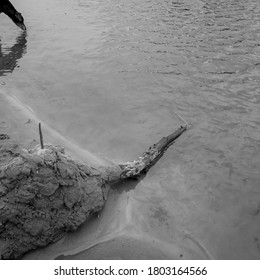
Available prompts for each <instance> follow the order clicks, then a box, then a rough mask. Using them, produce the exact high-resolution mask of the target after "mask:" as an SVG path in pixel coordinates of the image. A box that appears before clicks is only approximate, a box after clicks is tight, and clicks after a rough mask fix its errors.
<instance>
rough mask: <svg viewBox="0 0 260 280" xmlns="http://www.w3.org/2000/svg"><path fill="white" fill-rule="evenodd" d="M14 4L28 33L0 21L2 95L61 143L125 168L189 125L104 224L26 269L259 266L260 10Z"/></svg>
mask: <svg viewBox="0 0 260 280" xmlns="http://www.w3.org/2000/svg"><path fill="white" fill-rule="evenodd" d="M12 2H13V4H14V5H15V6H16V8H17V9H18V10H19V11H20V12H22V14H23V15H24V17H25V23H26V26H27V29H28V30H27V33H25V32H22V31H20V30H18V29H17V27H16V26H15V25H14V24H13V23H12V22H11V21H10V20H9V19H8V18H7V17H6V16H5V15H2V14H1V15H0V36H1V49H0V63H1V69H0V86H1V91H6V92H8V94H10V95H13V96H14V97H15V98H18V99H19V100H20V101H21V103H22V104H26V105H28V106H30V108H32V109H33V111H34V112H35V114H36V115H37V118H39V119H41V120H43V121H44V122H45V123H47V124H48V125H49V126H50V127H51V128H52V129H54V130H56V131H57V132H58V133H59V134H60V135H62V136H63V137H66V138H67V139H70V140H71V141H73V143H74V144H76V145H77V146H78V147H80V148H82V149H86V150H88V151H90V152H92V153H94V154H95V155H97V156H99V157H100V158H104V159H108V160H110V161H113V162H122V161H127V160H131V159H134V158H136V157H137V156H138V155H139V154H140V153H142V152H143V151H144V150H145V149H146V148H147V147H148V146H150V145H151V144H152V143H154V142H156V141H157V140H159V139H160V138H161V137H162V136H164V135H167V134H169V133H171V132H172V131H173V130H174V129H175V128H177V127H178V125H179V124H181V123H182V121H181V120H180V118H179V117H178V116H177V114H179V115H180V116H182V117H183V118H184V119H185V120H186V121H187V122H188V123H189V124H190V127H191V128H190V130H189V131H188V132H187V133H185V134H184V135H183V136H181V138H180V139H179V140H178V141H177V142H176V143H175V144H174V146H172V147H171V148H170V149H169V150H168V151H167V152H166V153H165V155H164V156H163V157H162V158H161V159H160V161H159V162H158V163H157V164H156V165H155V166H154V167H153V168H152V169H151V170H150V171H149V173H148V174H147V176H145V177H144V178H143V179H142V180H141V181H139V182H130V183H127V184H125V185H122V186H119V189H118V190H117V191H115V190H114V189H112V190H111V192H110V197H109V200H108V203H107V205H106V208H105V209H104V211H103V212H102V213H101V215H100V218H99V219H97V218H93V219H92V220H91V221H90V222H89V223H87V224H86V225H83V226H82V227H81V228H80V229H79V230H78V231H77V232H75V233H71V234H69V235H68V236H66V237H65V238H64V239H62V240H61V241H59V242H58V243H56V244H54V245H51V246H48V247H47V248H45V249H42V250H37V251H35V252H33V253H30V254H28V255H27V258H55V257H59V258H60V257H64V258H66V256H69V258H89V257H93V258H95V257H98V258H106V257H107V258H186V259H187V258H194V259H195V258H215V259H232V258H233V259H259V258H260V172H259V170H260V157H259V154H260V152H259V151H260V132H259V125H260V109H259V103H260V89H259V85H260V78H259V77H260V44H259V42H260V33H259V29H260V2H259V1H258V0H249V1H246V0H225V1H224V0H223V1H217V0H207V1H203V0H195V1H191V0H177V1H168V0H165V1H160V3H158V1H155V0H141V1H140V0H139V1H136V0H133V1H126V0H116V1H103V0H101V1H83V0H77V1H76V0H75V1H69V0H45V1H40V2H38V1H34V0H23V1H22V2H21V1H18V0H13V1H12ZM176 113H177V114H176ZM57 143H60V140H59V139H57ZM135 240H136V243H135ZM97 242H101V243H100V244H99V245H98V246H95V245H96V243H97ZM140 242H142V244H144V245H143V246H144V247H145V248H147V247H149V248H150V249H149V250H145V249H143V250H141V249H140V250H139V251H138V250H137V251H134V250H130V249H129V248H134V247H136V248H140V246H141V245H140ZM104 244H105V245H104ZM106 244H107V248H109V249H107V250H105V249H104V246H106ZM111 244H112V245H111ZM113 244H114V245H113ZM115 244H116V245H115ZM93 246H94V247H93ZM116 246H118V247H119V249H118V248H116ZM111 247H113V248H114V251H113V250H111ZM88 248H91V249H90V250H89V251H85V250H86V249H88ZM93 250H94V252H93ZM108 251H109V252H108ZM111 252H112V253H111ZM127 252H129V253H127Z"/></svg>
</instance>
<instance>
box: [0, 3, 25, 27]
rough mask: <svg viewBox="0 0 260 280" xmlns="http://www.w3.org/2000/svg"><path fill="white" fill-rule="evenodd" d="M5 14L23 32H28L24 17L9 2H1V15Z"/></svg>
mask: <svg viewBox="0 0 260 280" xmlns="http://www.w3.org/2000/svg"><path fill="white" fill-rule="evenodd" d="M1 12H3V13H5V14H6V15H7V16H9V18H10V19H11V20H12V21H13V22H14V23H15V24H16V25H17V26H18V27H20V28H21V29H22V30H26V27H25V25H24V20H23V17H22V15H21V14H20V13H18V12H17V11H16V9H15V8H14V6H13V5H12V4H11V2H10V1H9V0H0V13H1Z"/></svg>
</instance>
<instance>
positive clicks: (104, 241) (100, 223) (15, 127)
mask: <svg viewBox="0 0 260 280" xmlns="http://www.w3.org/2000/svg"><path fill="white" fill-rule="evenodd" d="M0 111H1V123H0V134H1V135H2V140H0V141H1V144H7V143H9V142H15V143H19V145H20V146H21V147H22V148H32V147H34V146H35V145H36V144H39V135H38V123H39V122H40V121H41V122H42V120H40V119H39V118H37V115H36V114H35V112H34V111H33V110H32V109H31V108H30V107H28V106H26V105H25V104H23V103H22V102H21V101H20V100H19V99H17V98H16V97H15V92H14V91H13V90H8V91H5V90H3V89H0ZM42 124H43V129H44V138H45V140H46V141H48V142H49V141H50V142H51V143H55V144H59V145H61V146H63V147H64V146H65V149H66V151H69V154H70V155H71V156H73V157H76V158H77V159H81V160H84V161H85V162H89V163H91V164H96V165H100V164H105V163H106V161H104V160H103V159H99V158H98V157H96V156H95V155H93V154H91V153H89V152H88V151H86V150H84V151H83V150H82V149H81V148H80V147H77V145H76V144H74V143H73V142H70V141H69V140H68V139H65V138H64V137H63V136H61V135H60V134H58V133H57V132H56V131H55V130H54V129H53V128H51V127H50V126H48V124H46V123H44V122H42ZM130 184H131V183H130ZM117 198H118V194H117V193H116V192H113V191H111V192H110V198H109V200H108V202H107V204H108V205H106V207H105V209H104V210H103V211H102V213H101V216H100V218H99V219H97V217H93V218H92V220H91V221H89V225H83V226H82V227H83V228H84V227H85V229H84V230H83V232H85V233H84V235H85V236H84V238H83V237H82V236H81V231H82V228H81V229H79V231H78V233H77V232H76V233H75V234H74V233H72V234H68V235H67V236H65V237H63V238H62V239H61V240H60V241H58V242H57V243H56V244H51V245H49V246H47V247H46V248H42V249H38V250H36V251H32V252H30V253H28V254H27V255H25V256H24V259H169V258H171V259H181V258H182V257H183V252H182V251H181V250H180V249H179V248H178V246H176V247H175V245H173V246H171V247H170V249H169V247H168V246H167V244H166V243H165V244H164V242H162V241H160V240H156V239H153V238H150V237H148V236H146V235H145V234H143V233H142V232H138V228H135V226H134V224H131V223H130V224H129V223H128V222H129V221H127V220H125V219H120V217H119V216H118V214H117V213H118V211H121V212H124V213H125V215H121V217H122V216H127V215H128V214H127V211H128V210H129V209H128V204H127V194H126V203H125V204H124V199H123V200H122V199H120V200H117ZM86 227H88V228H89V230H87V231H86ZM100 229H101V232H100ZM86 233H87V234H86ZM77 234H78V235H79V238H78V242H75V240H77ZM75 235H76V238H75ZM71 238H72V240H73V242H72V243H71V242H70V241H71ZM86 238H87V239H88V240H86ZM80 242H82V244H80ZM70 244H72V245H70ZM64 245H65V246H64ZM62 248H66V249H65V251H62ZM0 249H1V245H0ZM186 257H187V256H186ZM188 257H192V258H201V256H200V257H199V256H196V254H195V255H193V254H191V255H189V256H188Z"/></svg>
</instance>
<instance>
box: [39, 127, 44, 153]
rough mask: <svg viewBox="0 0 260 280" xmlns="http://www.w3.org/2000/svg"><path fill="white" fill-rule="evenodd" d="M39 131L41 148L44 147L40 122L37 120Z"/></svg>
mask: <svg viewBox="0 0 260 280" xmlns="http://www.w3.org/2000/svg"><path fill="white" fill-rule="evenodd" d="M39 133H40V143H41V148H42V149H44V145H43V137H42V127H41V123H40V122H39Z"/></svg>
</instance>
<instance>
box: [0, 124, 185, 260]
mask: <svg viewBox="0 0 260 280" xmlns="http://www.w3.org/2000/svg"><path fill="white" fill-rule="evenodd" d="M186 129H187V128H186V126H181V127H179V128H178V129H177V130H176V131H175V132H174V133H172V134H171V135H169V136H167V137H164V138H162V139H161V140H160V141H159V142H158V143H157V144H155V145H153V146H151V147H150V148H149V150H148V151H147V152H145V153H143V154H142V155H141V156H140V157H139V158H138V159H137V160H135V161H132V162H127V163H125V164H120V165H114V166H109V167H104V166H102V167H100V168H95V167H92V166H88V165H86V164H84V163H82V162H78V161H76V160H73V159H71V158H70V157H69V156H67V155H65V153H64V149H62V148H60V147H58V146H53V145H50V144H45V145H44V148H42V147H43V143H42V145H40V146H36V147H35V148H34V149H31V150H26V149H20V148H19V146H18V145H17V144H14V143H11V142H10V140H3V141H1V142H0V254H1V258H2V259H17V258H20V257H21V256H22V255H23V254H24V253H26V252H27V251H29V250H32V249H35V248H37V247H42V246H46V245H47V244H49V243H52V242H55V241H57V240H58V239H59V238H61V237H62V236H63V234H64V233H66V232H68V231H73V230H76V229H77V228H78V227H79V226H80V225H81V224H82V223H84V222H85V221H86V220H87V218H88V217H89V216H90V215H91V214H92V213H94V212H98V211H100V210H101V209H102V208H103V206H104V204H105V189H106V188H105V186H106V184H109V183H111V182H116V181H121V180H125V179H127V178H138V176H140V174H141V173H143V172H147V171H148V169H149V168H150V167H151V166H152V165H153V164H154V163H155V162H156V161H157V160H158V159H159V158H160V157H161V156H162V155H163V153H164V151H165V150H166V149H167V148H168V147H169V145H171V144H172V143H173V141H174V140H176V139H177V138H178V137H179V136H180V135H181V134H182V133H183V132H184V131H185V130H186ZM2 142H4V143H2Z"/></svg>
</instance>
